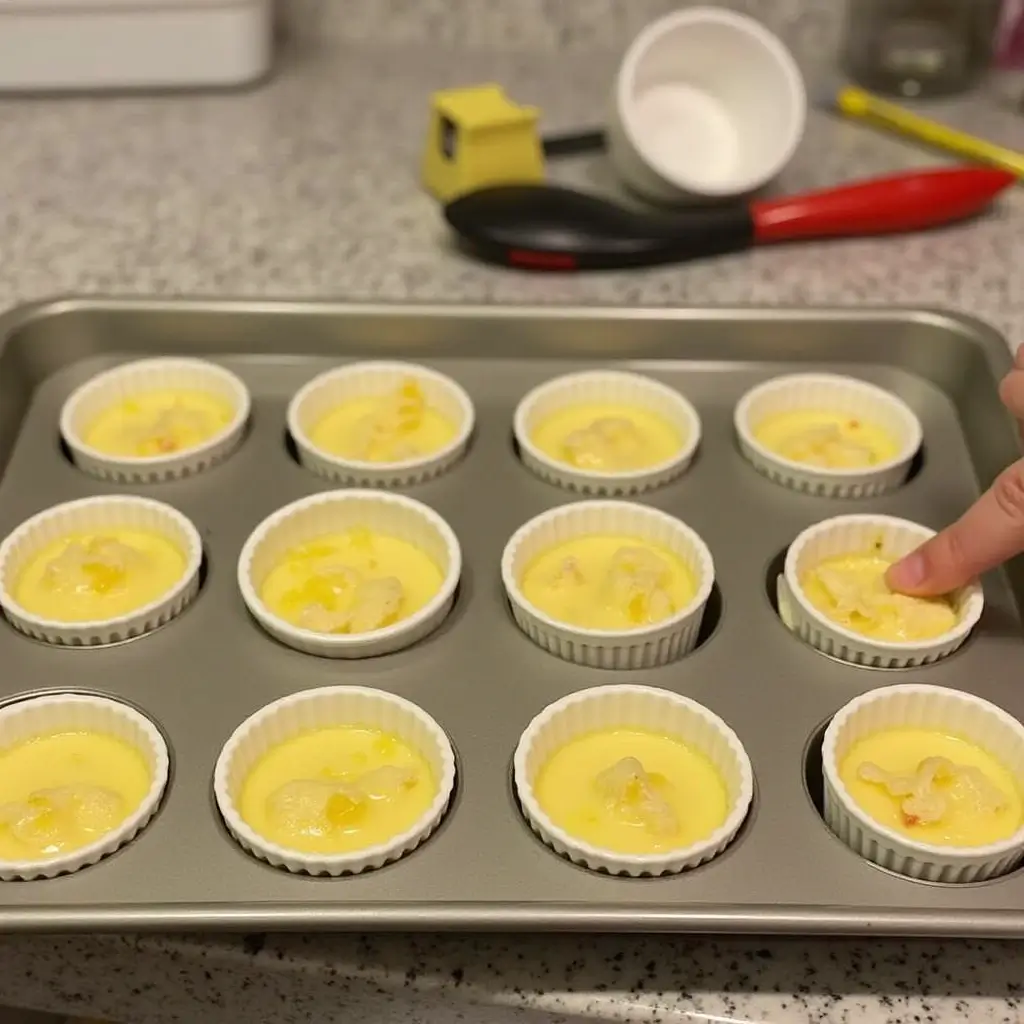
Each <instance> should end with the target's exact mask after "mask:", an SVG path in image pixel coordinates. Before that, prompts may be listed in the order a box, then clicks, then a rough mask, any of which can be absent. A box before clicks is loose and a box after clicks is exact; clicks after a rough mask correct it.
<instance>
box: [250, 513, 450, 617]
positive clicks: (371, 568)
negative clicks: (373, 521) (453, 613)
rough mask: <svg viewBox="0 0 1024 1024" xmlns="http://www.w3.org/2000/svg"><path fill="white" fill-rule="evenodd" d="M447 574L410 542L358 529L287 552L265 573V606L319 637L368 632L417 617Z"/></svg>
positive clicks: (365, 529)
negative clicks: (415, 615)
mask: <svg viewBox="0 0 1024 1024" xmlns="http://www.w3.org/2000/svg"><path fill="white" fill-rule="evenodd" d="M443 583H444V575H443V574H442V572H441V569H440V568H439V567H438V566H437V564H436V563H435V562H434V561H433V560H432V559H431V558H430V556H429V555H427V554H426V553H425V552H423V551H421V550H420V549H419V548H418V547H416V545H414V544H410V543H409V542H408V541H405V540H400V539H399V538H398V537H391V536H388V535H387V534H380V533H376V532H374V531H372V530H370V529H367V528H365V527H356V528H354V529H351V530H348V531H346V532H344V533H333V534H327V535H325V536H322V537H317V538H316V539H315V540H312V541H309V542H307V543H306V544H302V545H300V546H298V547H295V548H292V549H291V550H290V551H289V552H287V554H286V555H285V557H284V558H283V559H282V560H281V561H280V562H279V563H278V564H277V565H275V566H274V567H273V568H272V569H271V570H270V572H269V573H268V574H267V577H266V579H265V580H264V581H263V583H262V586H261V588H260V597H261V598H262V600H263V603H264V604H265V605H266V606H267V607H268V608H269V609H270V610H271V611H272V612H273V613H274V614H275V615H277V616H278V617H279V618H282V619H284V620H285V621H286V622H290V623H292V624H293V625H295V626H299V627H300V628H302V629H311V630H313V631H314V632H317V633H367V632H370V631H372V630H375V629H383V628H384V627H385V626H391V625H394V624H395V623H396V622H400V621H401V620H402V619H407V618H408V617H409V616H410V615H413V614H415V613H416V612H418V611H419V610H420V609H421V608H422V607H424V605H426V604H427V603H428V602H429V601H431V599H432V598H433V597H434V596H435V595H436V594H437V593H438V591H439V590H440V589H441V586H442V584H443Z"/></svg>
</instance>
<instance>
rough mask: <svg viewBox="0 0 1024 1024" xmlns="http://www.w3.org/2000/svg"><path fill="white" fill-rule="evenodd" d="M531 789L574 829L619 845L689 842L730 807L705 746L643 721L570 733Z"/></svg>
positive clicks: (597, 842)
mask: <svg viewBox="0 0 1024 1024" xmlns="http://www.w3.org/2000/svg"><path fill="white" fill-rule="evenodd" d="M533 791H534V795H535V796H536V798H537V802H538V803H539V804H540V806H541V808H542V809H543V810H544V812H545V813H546V814H547V816H548V817H549V818H550V819H551V821H552V822H554V823H555V824H556V825H558V826H559V827H560V828H562V829H564V830H565V831H566V832H568V833H569V835H571V836H573V837H575V838H576V839H580V840H583V841H584V842H586V843H590V844H591V845H592V846H597V847H600V848H601V849H604V850H611V851H614V852H615V853H626V854H656V853H663V852H665V851H667V850H675V849H679V848H680V847H684V846H689V845H691V844H692V843H696V842H700V841H701V840H703V839H706V838H707V837H708V836H709V835H711V833H712V832H714V831H715V829H717V828H718V827H719V826H720V825H722V824H723V823H724V822H725V819H726V818H727V817H728V815H729V796H728V793H727V791H726V788H725V782H724V781H723V779H722V777H721V775H720V774H719V773H718V771H717V770H716V769H715V766H714V765H713V764H712V763H711V761H710V760H708V758H707V757H705V756H704V754H702V753H699V752H698V751H696V750H694V749H693V748H692V747H690V746H688V745H687V744H685V743H683V742H682V741H681V740H678V739H675V738H673V737H671V736H663V735H659V734H658V733H654V732H647V731H644V730H640V729H609V730H602V731H599V732H593V733H589V734H587V735H584V736H580V737H578V738H576V739H574V740H571V741H570V742H569V743H567V744H566V745H565V746H564V747H562V748H561V749H559V750H557V751H556V752H555V753H554V754H553V755H552V756H551V758H550V760H548V761H547V762H546V763H545V764H544V765H542V766H541V769H540V771H539V772H538V774H537V779H536V782H535V783H534V786H533Z"/></svg>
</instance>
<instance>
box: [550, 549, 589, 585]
mask: <svg viewBox="0 0 1024 1024" xmlns="http://www.w3.org/2000/svg"><path fill="white" fill-rule="evenodd" d="M586 581H587V579H586V577H585V576H584V575H583V569H582V568H581V567H580V562H579V559H578V558H573V557H572V556H571V555H570V556H568V557H567V558H563V559H562V562H561V564H560V565H559V566H558V568H557V569H556V570H555V572H554V573H553V574H552V576H551V585H552V586H553V587H556V588H558V589H561V588H563V587H579V586H582V585H583V584H584V583H586Z"/></svg>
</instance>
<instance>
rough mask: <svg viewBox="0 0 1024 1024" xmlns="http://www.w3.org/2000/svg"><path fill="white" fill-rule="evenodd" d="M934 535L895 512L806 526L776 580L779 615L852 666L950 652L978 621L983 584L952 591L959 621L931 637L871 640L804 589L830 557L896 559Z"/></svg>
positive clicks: (887, 664) (913, 662)
mask: <svg viewBox="0 0 1024 1024" xmlns="http://www.w3.org/2000/svg"><path fill="white" fill-rule="evenodd" d="M934 536H935V531H934V530H930V529H929V528H928V527H927V526H921V525H920V524H918V523H913V522H910V521H909V520H907V519H897V518H896V517H894V516H878V515H850V516H836V517H835V518H834V519H826V520H824V521H823V522H820V523H816V524H815V525H814V526H812V527H810V528H809V529H807V530H804V532H803V533H801V534H800V535H799V536H798V537H797V538H796V540H794V541H793V543H792V544H791V545H790V548H789V551H788V552H787V553H786V565H785V570H784V572H783V574H782V575H781V576H780V577H779V579H778V583H777V585H778V603H779V617H780V618H781V619H782V621H783V622H784V623H785V624H786V625H787V626H788V627H789V628H790V629H791V630H792V631H793V632H794V633H796V635H797V636H799V637H800V639H801V640H804V641H806V642H807V643H809V644H810V645H811V646H812V647H816V648H817V649H818V650H819V651H822V652H823V653H824V654H830V655H832V656H834V657H836V658H839V659H840V660H842V661H848V662H851V663H852V664H854V665H866V666H869V667H872V668H913V667H915V666H917V665H928V664H931V663H932V662H935V661H939V660H940V659H942V658H945V657H947V656H948V655H950V654H952V653H953V652H954V651H955V650H957V648H959V647H960V646H962V645H963V643H964V642H965V641H966V640H967V638H968V637H969V636H970V634H971V631H972V630H973V629H974V627H975V626H976V625H977V624H978V620H979V619H980V618H981V613H982V610H983V609H984V605H985V599H984V596H983V594H982V589H981V584H980V583H971V584H969V585H968V586H966V587H963V588H962V589H961V590H958V591H957V592H956V593H955V594H953V595H951V598H952V601H953V607H954V610H955V611H956V616H957V623H956V625H955V626H954V627H953V629H951V630H949V631H948V632H946V633H943V634H942V635H941V636H938V637H935V638H934V639H931V640H921V641H913V642H907V643H895V642H891V641H883V640H873V639H871V638H870V637H867V636H863V635H862V634H860V633H855V632H854V631H853V630H850V629H846V628H845V627H843V626H840V625H839V623H837V622H833V621H832V620H831V619H829V618H828V617H827V616H826V615H824V614H823V613H822V612H820V611H818V609H817V608H815V607H814V605H813V604H811V602H810V601H809V600H808V598H807V597H806V595H805V594H804V592H803V587H802V585H801V582H800V581H801V578H802V577H803V575H804V573H806V572H807V571H808V570H810V569H813V568H814V567H815V566H816V565H818V564H820V563H821V562H823V561H825V560H826V559H829V558H839V557H842V556H843V555H878V556H880V557H882V558H886V559H889V560H891V561H894V562H895V561H898V560H899V559H901V558H902V557H903V556H904V555H907V554H909V553H910V552H911V551H913V550H914V549H915V548H917V547H919V546H920V545H921V544H923V543H924V542H925V541H926V540H929V539H930V538H932V537H934Z"/></svg>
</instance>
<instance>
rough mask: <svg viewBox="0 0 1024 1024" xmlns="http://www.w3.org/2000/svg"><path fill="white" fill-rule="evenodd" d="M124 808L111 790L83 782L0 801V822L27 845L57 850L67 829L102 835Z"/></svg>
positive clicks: (63, 839)
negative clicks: (18, 798) (3, 802)
mask: <svg viewBox="0 0 1024 1024" xmlns="http://www.w3.org/2000/svg"><path fill="white" fill-rule="evenodd" d="M123 812H124V801H123V800H122V798H121V797H120V795H119V794H117V793H115V792H114V791H113V790H109V789H105V788H104V787H102V786H90V785H85V784H75V785H67V786H54V787H52V788H49V789H37V790H35V791H34V792H32V793H30V794H29V795H28V797H27V798H26V799H25V800H20V801H12V802H10V803H6V804H3V805H0V826H5V827H7V828H8V829H10V831H11V833H12V835H14V836H15V838H17V839H19V840H20V841H21V842H23V843H25V844H26V845H28V846H32V847H35V848H36V849H39V850H42V851H44V852H47V853H56V852H59V851H60V849H61V848H62V847H63V846H64V845H65V842H66V841H67V833H68V832H69V831H80V832H88V833H92V834H94V835H96V836H99V835H103V834H104V833H106V832H109V831H110V830H111V829H113V828H115V827H116V826H117V824H118V823H119V822H120V821H121V818H122V817H123Z"/></svg>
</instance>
